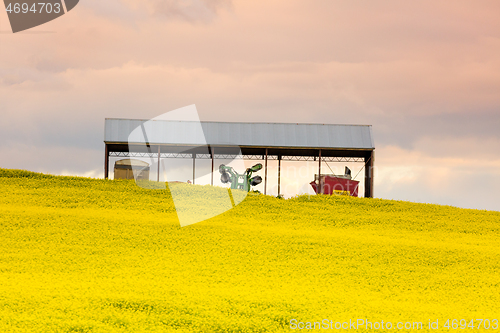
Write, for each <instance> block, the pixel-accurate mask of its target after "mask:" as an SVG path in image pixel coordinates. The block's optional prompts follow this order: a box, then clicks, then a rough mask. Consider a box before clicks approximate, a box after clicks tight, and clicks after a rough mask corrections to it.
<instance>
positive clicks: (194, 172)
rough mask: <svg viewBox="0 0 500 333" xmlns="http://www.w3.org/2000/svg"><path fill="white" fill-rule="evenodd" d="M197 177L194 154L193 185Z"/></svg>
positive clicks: (194, 156)
mask: <svg viewBox="0 0 500 333" xmlns="http://www.w3.org/2000/svg"><path fill="white" fill-rule="evenodd" d="M195 177H196V154H193V185H194V179H195Z"/></svg>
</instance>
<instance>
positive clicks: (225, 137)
mask: <svg viewBox="0 0 500 333" xmlns="http://www.w3.org/2000/svg"><path fill="white" fill-rule="evenodd" d="M104 133H105V134H104V137H105V138H104V141H105V142H106V143H146V142H148V143H150V144H169V145H196V146H202V145H207V144H208V145H220V146H224V145H237V146H247V147H252V146H253V147H287V148H288V147H290V148H292V147H293V148H339V149H342V148H344V149H374V148H375V146H374V143H373V138H372V131H371V126H370V125H333V124H286V123H283V124H282V123H229V122H191V121H166V120H137V119H106V120H105V131H104ZM144 134H145V135H144ZM146 138H147V139H146Z"/></svg>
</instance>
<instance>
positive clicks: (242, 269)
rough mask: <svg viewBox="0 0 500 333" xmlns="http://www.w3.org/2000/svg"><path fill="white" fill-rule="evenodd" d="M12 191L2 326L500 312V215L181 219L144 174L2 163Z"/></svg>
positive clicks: (319, 205)
mask: <svg viewBox="0 0 500 333" xmlns="http://www.w3.org/2000/svg"><path fill="white" fill-rule="evenodd" d="M172 186H181V187H184V189H183V190H185V191H186V192H187V193H195V194H197V196H199V195H200V194H204V195H205V197H210V198H217V197H218V196H220V195H221V193H224V191H226V190H225V189H220V188H214V187H210V186H194V185H186V184H173V185H172ZM0 191H1V192H0V224H1V225H0V331H1V332H170V331H172V332H173V331H176V332H275V331H289V330H290V328H289V326H290V320H291V319H297V320H298V321H307V320H316V319H317V320H322V319H324V318H328V319H330V320H334V321H335V320H337V321H345V320H349V319H351V318H352V319H356V318H368V319H372V320H373V321H377V320H384V321H392V322H397V321H408V320H411V321H422V322H424V323H425V324H426V323H427V320H428V319H433V320H435V319H440V320H444V319H446V318H458V319H462V318H465V319H467V318H469V319H471V318H489V319H493V318H497V319H500V318H499V317H500V313H499V312H498V304H500V283H499V279H498V277H499V276H500V264H499V263H500V247H499V246H498V244H500V233H499V231H500V213H498V212H487V211H479V210H465V209H458V208H453V207H448V206H437V205H428V204H415V203H409V202H401V201H389V200H380V199H364V198H353V197H349V196H324V195H319V196H298V197H295V198H292V199H288V200H280V199H277V198H274V197H270V196H264V195H258V194H250V195H248V197H247V198H246V199H245V200H244V201H243V202H242V203H241V204H240V205H238V206H236V208H234V209H232V210H230V211H228V212H226V213H224V214H222V215H220V216H218V217H215V218H212V219H210V220H207V221H205V222H201V223H197V224H195V225H191V226H188V227H185V228H181V227H180V226H179V224H178V221H177V217H176V213H175V208H174V205H173V202H172V198H171V196H170V194H169V191H168V190H152V189H144V188H139V187H138V186H136V185H135V184H134V182H133V181H126V180H116V181H112V180H97V179H86V178H76V177H55V176H49V175H42V174H37V173H31V172H26V171H15V170H4V169H0ZM215 203H216V201H215V199H214V204H215ZM205 208H206V207H202V206H200V207H198V209H200V210H203V209H205ZM425 328H426V326H425V325H424V331H425Z"/></svg>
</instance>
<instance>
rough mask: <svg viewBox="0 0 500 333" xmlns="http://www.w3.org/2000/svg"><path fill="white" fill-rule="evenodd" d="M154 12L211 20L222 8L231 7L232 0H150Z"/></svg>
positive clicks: (197, 19)
mask: <svg viewBox="0 0 500 333" xmlns="http://www.w3.org/2000/svg"><path fill="white" fill-rule="evenodd" d="M149 2H150V3H151V5H152V8H153V11H154V14H156V15H160V16H163V17H166V18H179V19H182V20H186V21H190V22H198V21H201V22H210V21H211V20H213V19H214V17H215V16H216V15H217V12H218V11H219V10H220V9H224V8H230V7H231V5H232V1H231V0H149Z"/></svg>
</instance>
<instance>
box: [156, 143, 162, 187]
mask: <svg viewBox="0 0 500 333" xmlns="http://www.w3.org/2000/svg"><path fill="white" fill-rule="evenodd" d="M160 157H161V150H160V146H158V173H157V176H156V181H157V182H160Z"/></svg>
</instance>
